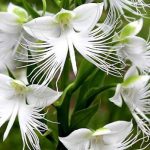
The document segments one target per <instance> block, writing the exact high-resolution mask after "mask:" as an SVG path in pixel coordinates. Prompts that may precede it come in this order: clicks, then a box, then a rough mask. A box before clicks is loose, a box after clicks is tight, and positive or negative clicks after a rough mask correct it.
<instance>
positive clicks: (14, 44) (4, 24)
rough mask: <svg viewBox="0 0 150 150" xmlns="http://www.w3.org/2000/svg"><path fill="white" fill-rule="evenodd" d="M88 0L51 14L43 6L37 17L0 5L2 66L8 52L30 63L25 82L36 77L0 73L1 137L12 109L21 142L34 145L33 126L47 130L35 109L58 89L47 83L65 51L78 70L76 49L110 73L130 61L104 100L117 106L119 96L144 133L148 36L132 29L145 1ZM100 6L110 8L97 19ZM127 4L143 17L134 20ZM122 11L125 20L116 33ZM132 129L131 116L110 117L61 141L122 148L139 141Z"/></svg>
mask: <svg viewBox="0 0 150 150" xmlns="http://www.w3.org/2000/svg"><path fill="white" fill-rule="evenodd" d="M88 2H89V1H87V3H86V4H83V5H80V6H78V7H77V8H75V9H74V10H65V9H61V11H60V12H58V13H57V14H50V13H46V15H45V16H41V17H38V18H35V19H32V18H31V16H30V15H29V14H28V13H27V12H26V10H25V9H23V8H21V7H19V6H16V5H14V4H12V3H10V4H9V6H8V9H7V12H0V53H1V55H0V59H1V61H0V71H1V72H3V70H4V68H5V67H6V66H7V67H9V68H14V67H15V64H16V63H15V62H14V58H17V60H18V61H21V62H23V63H24V62H25V63H29V64H30V65H34V64H36V66H37V67H36V68H35V69H34V70H33V72H31V74H30V76H31V77H32V78H31V82H32V83H34V80H35V79H37V78H38V79H39V83H38V84H32V85H26V84H25V83H23V82H22V81H19V80H16V79H13V78H11V77H8V76H6V75H3V74H0V96H1V100H0V127H1V126H2V125H3V124H4V123H5V122H6V121H9V122H8V125H7V128H6V131H5V133H4V136H3V140H5V139H6V138H7V136H8V134H9V132H10V130H11V128H12V125H13V123H14V121H15V118H16V117H17V116H18V120H19V125H20V130H21V135H22V140H23V145H24V146H23V148H25V146H27V147H28V148H29V149H31V148H33V149H36V150H39V149H40V145H39V139H38V136H37V135H36V133H35V130H36V131H38V132H39V133H42V131H43V132H45V131H46V130H48V126H47V125H46V124H44V123H43V122H42V119H45V114H42V113H41V111H42V110H43V109H44V108H45V107H47V106H49V105H51V104H52V103H54V102H55V101H56V100H57V99H58V98H59V97H60V96H61V94H62V93H61V92H58V91H54V90H52V89H50V88H49V87H47V85H48V84H49V83H50V82H51V81H52V80H53V78H54V77H55V76H56V75H57V80H58V79H59V77H60V75H61V73H62V71H63V68H64V65H65V61H66V58H67V57H68V55H69V56H70V60H71V64H72V68H73V72H74V74H75V75H76V74H77V70H78V69H77V63H76V56H75V53H76V52H75V50H76V51H77V52H79V53H80V54H81V55H82V56H83V57H84V58H85V59H87V60H88V61H89V62H91V63H92V64H94V65H95V66H97V67H98V68H100V69H101V70H102V71H105V72H106V73H108V74H111V75H115V76H120V75H121V71H122V69H123V67H124V65H125V64H126V63H127V62H130V64H128V65H130V68H129V70H128V71H127V72H126V74H125V76H124V80H123V82H122V83H120V84H118V85H117V88H116V92H115V95H114V96H113V97H112V98H110V101H111V102H113V103H114V104H116V105H117V106H119V107H121V106H122V103H123V101H124V102H125V103H126V105H127V106H128V108H129V110H130V112H131V114H132V115H133V118H134V119H135V121H136V123H137V126H138V127H139V129H140V130H141V131H142V133H143V134H144V135H146V137H150V118H149V115H150V84H149V79H150V76H149V72H150V43H149V41H146V40H144V39H143V38H141V37H138V36H137V34H138V33H139V32H140V31H141V29H142V27H143V17H146V10H145V9H146V8H149V5H148V4H146V3H145V2H144V1H143V0H104V2H102V3H88ZM90 2H91V1H90ZM103 9H105V10H107V9H108V15H107V17H106V19H105V21H104V22H103V23H99V20H100V19H101V16H102V14H103ZM126 11H128V12H129V13H132V15H135V16H139V17H140V18H141V19H138V20H133V19H134V18H133V17H130V16H129V15H126V14H125V12H126ZM120 16H123V17H124V18H125V20H126V21H130V22H129V23H128V24H127V25H126V26H125V27H124V28H123V29H122V30H121V31H120V32H118V33H117V32H116V31H117V30H115V29H116V27H117V25H118V23H119V20H120ZM20 49H21V51H20ZM29 55H30V56H32V57H29ZM27 65H28V64H27ZM128 65H127V67H128ZM35 71H36V73H35ZM43 79H44V81H43V82H42V85H40V82H41V81H42V80H43ZM132 128H133V124H132V121H131V122H127V121H116V122H113V123H110V124H108V125H105V126H104V127H103V128H100V129H98V130H96V131H93V130H90V129H86V128H82V129H78V130H75V131H73V132H72V133H71V134H70V135H69V136H67V137H60V138H59V140H60V141H61V142H62V143H63V144H64V145H65V147H66V148H67V149H68V150H99V149H101V150H124V149H128V148H129V147H131V146H132V145H133V144H135V143H136V142H137V141H138V135H139V132H138V133H137V135H136V136H133V135H131V133H132ZM129 135H130V136H129ZM143 138H145V136H144V137H143Z"/></svg>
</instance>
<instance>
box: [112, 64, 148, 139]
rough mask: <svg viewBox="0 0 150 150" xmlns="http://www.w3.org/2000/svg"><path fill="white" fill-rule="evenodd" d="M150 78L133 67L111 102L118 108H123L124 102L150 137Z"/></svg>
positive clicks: (119, 85)
mask: <svg viewBox="0 0 150 150" xmlns="http://www.w3.org/2000/svg"><path fill="white" fill-rule="evenodd" d="M149 79H150V76H148V75H139V74H138V71H137V69H136V68H135V67H134V66H133V67H131V68H130V69H129V70H128V71H127V73H126V75H125V77H124V81H123V83H121V84H118V86H117V88H116V93H115V95H114V96H113V97H112V98H110V101H111V102H113V103H114V104H116V105H117V106H119V107H121V106H122V101H123V100H124V102H125V103H126V104H127V106H128V108H129V110H130V111H131V113H132V115H133V117H134V119H135V121H136V123H137V125H138V127H139V128H140V129H141V130H142V132H143V133H144V134H146V135H148V136H150V118H149V117H148V115H149V114H150V84H149V83H148V82H149Z"/></svg>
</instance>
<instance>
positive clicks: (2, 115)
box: [0, 74, 61, 150]
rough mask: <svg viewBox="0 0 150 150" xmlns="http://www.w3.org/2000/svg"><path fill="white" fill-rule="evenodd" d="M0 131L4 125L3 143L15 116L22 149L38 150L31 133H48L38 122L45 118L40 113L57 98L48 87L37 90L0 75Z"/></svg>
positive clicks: (38, 147) (34, 137)
mask: <svg viewBox="0 0 150 150" xmlns="http://www.w3.org/2000/svg"><path fill="white" fill-rule="evenodd" d="M0 83H1V84H0V96H1V99H0V127H1V126H2V125H3V124H4V123H5V122H6V121H8V125H7V128H6V131H5V133H4V136H3V141H4V140H5V139H6V138H7V136H8V134H9V132H10V130H11V128H12V126H13V123H14V121H15V118H16V117H17V116H18V120H19V125H20V130H21V136H22V140H23V149H24V148H25V145H27V147H28V148H29V149H31V147H32V148H33V149H36V150H39V149H40V146H39V139H38V137H37V135H36V133H35V130H36V131H38V132H39V133H41V132H44V131H46V130H48V127H47V125H45V124H44V123H43V122H42V121H41V120H42V119H44V116H45V114H41V113H40V112H41V111H42V110H43V108H44V107H46V106H49V105H51V104H52V103H54V102H55V101H56V100H57V99H58V98H59V97H60V95H61V92H56V91H54V90H52V89H50V88H48V87H43V88H40V89H39V86H38V85H29V86H26V85H25V84H24V83H23V82H21V81H19V80H14V79H12V78H10V77H8V76H6V75H3V74H0Z"/></svg>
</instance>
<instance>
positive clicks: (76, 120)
mask: <svg viewBox="0 0 150 150" xmlns="http://www.w3.org/2000/svg"><path fill="white" fill-rule="evenodd" d="M98 108H99V106H98V105H94V106H92V107H89V108H86V109H82V110H80V111H77V112H75V113H74V114H73V115H72V118H71V124H70V130H71V131H72V130H75V129H78V128H85V127H87V125H88V123H89V122H90V120H91V118H92V117H93V116H94V114H95V113H96V112H97V110H98Z"/></svg>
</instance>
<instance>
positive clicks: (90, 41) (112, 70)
mask: <svg viewBox="0 0 150 150" xmlns="http://www.w3.org/2000/svg"><path fill="white" fill-rule="evenodd" d="M114 26H115V25H114V24H112V26H110V28H108V24H107V26H105V25H103V26H100V27H98V28H96V29H94V30H93V31H91V32H90V33H86V32H80V33H74V34H73V35H72V36H71V40H72V41H73V44H74V46H75V48H76V49H77V50H78V51H79V52H80V54H81V55H83V57H85V58H86V59H87V60H88V61H90V62H91V63H93V64H94V65H96V66H97V67H98V68H100V69H101V70H103V71H105V72H107V73H109V74H112V75H116V76H120V75H121V70H122V67H120V64H121V61H120V60H119V59H118V56H117V54H116V51H117V48H116V49H115V50H112V49H111V48H112V47H111V46H110V44H112V43H111V42H110V41H109V40H111V38H112V37H111V33H112V32H113V29H112V27H114ZM104 29H106V30H105V32H103V31H104Z"/></svg>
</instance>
